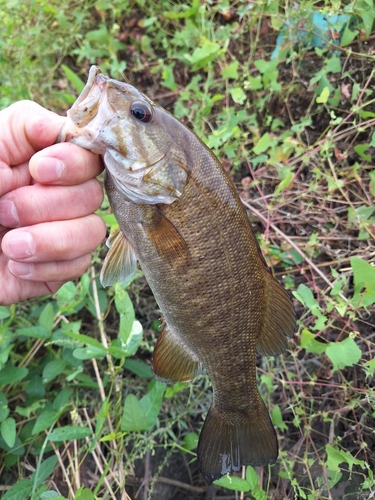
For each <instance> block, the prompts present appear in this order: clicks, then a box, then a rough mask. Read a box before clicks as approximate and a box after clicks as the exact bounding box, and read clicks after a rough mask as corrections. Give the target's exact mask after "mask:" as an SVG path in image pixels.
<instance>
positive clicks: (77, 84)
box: [61, 64, 85, 93]
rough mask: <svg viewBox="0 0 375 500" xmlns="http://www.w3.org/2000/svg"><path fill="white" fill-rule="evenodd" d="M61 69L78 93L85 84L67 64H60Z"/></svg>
mask: <svg viewBox="0 0 375 500" xmlns="http://www.w3.org/2000/svg"><path fill="white" fill-rule="evenodd" d="M61 68H62V70H63V71H64V73H65V76H66V77H67V79H68V80H69V81H70V83H71V84H72V85H73V87H74V88H75V90H76V91H77V92H79V93H81V92H82V90H83V87H84V86H85V83H84V82H83V81H82V80H81V78H80V77H79V76H78V75H76V74H75V73H74V71H72V70H71V69H70V68H69V67H68V66H65V64H62V65H61Z"/></svg>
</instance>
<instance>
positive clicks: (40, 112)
mask: <svg viewBox="0 0 375 500" xmlns="http://www.w3.org/2000/svg"><path fill="white" fill-rule="evenodd" d="M64 120H65V118H63V117H61V116H58V115H57V114H55V113H52V111H48V110H47V109H44V108H43V107H42V106H39V104H36V103H35V102H32V101H19V102H16V103H14V104H12V105H11V106H9V107H8V108H6V109H4V110H3V111H1V112H0V121H1V123H2V124H4V126H2V128H1V147H0V157H1V159H2V160H3V161H4V162H5V163H7V164H8V165H12V166H13V165H19V164H20V163H23V162H26V161H28V160H29V158H30V157H31V156H32V155H33V154H34V153H36V152H37V151H39V150H41V149H43V148H45V147H47V146H50V145H51V144H54V143H55V142H56V139H57V136H58V134H59V132H60V130H61V127H62V125H63V123H64Z"/></svg>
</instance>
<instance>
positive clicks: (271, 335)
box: [256, 270, 296, 356]
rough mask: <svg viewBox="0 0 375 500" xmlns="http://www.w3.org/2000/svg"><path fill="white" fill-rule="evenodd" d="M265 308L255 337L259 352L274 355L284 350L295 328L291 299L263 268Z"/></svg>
mask: <svg viewBox="0 0 375 500" xmlns="http://www.w3.org/2000/svg"><path fill="white" fill-rule="evenodd" d="M265 273H266V287H265V310H264V316H263V317H264V320H263V326H262V329H261V331H260V333H259V335H258V337H257V339H256V344H257V350H258V351H259V352H260V353H261V354H265V355H268V356H270V355H276V354H280V353H281V352H283V351H285V349H286V348H287V346H288V339H289V338H291V337H292V336H293V333H294V331H295V328H296V316H295V312H294V308H293V304H292V301H291V300H290V298H289V295H288V293H287V292H286V291H285V290H284V288H283V287H282V286H281V285H280V283H279V282H278V281H277V280H276V279H275V278H274V277H273V276H272V274H271V273H269V272H268V271H266V270H265Z"/></svg>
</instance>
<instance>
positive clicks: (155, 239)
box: [142, 206, 190, 265]
mask: <svg viewBox="0 0 375 500" xmlns="http://www.w3.org/2000/svg"><path fill="white" fill-rule="evenodd" d="M142 226H143V228H144V230H145V231H146V232H147V235H148V237H149V238H150V239H151V240H152V243H153V245H154V247H155V248H156V251H157V252H158V254H159V255H160V257H161V258H163V259H165V260H166V262H168V263H170V264H173V265H176V264H177V262H178V261H179V263H181V264H182V265H187V264H188V263H189V261H190V253H189V249H188V246H187V244H186V241H185V240H184V238H183V237H182V235H181V233H180V232H179V231H178V229H177V228H176V226H175V225H174V224H173V223H172V222H171V221H170V220H169V219H168V217H167V216H166V215H165V214H164V213H163V212H162V210H161V209H160V208H158V207H156V206H155V207H154V210H153V215H152V218H148V220H147V219H146V220H145V222H144V223H143V224H142Z"/></svg>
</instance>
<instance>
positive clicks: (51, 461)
mask: <svg viewBox="0 0 375 500" xmlns="http://www.w3.org/2000/svg"><path fill="white" fill-rule="evenodd" d="M56 464H57V456H56V455H52V456H51V457H48V458H46V460H44V462H42V463H41V464H38V466H37V468H36V469H35V471H34V472H33V475H32V476H31V480H32V481H33V482H34V483H35V484H36V485H37V486H39V485H40V484H42V483H43V482H44V481H45V480H46V479H47V478H48V477H49V476H50V475H51V474H52V472H53V471H54V470H55V467H56Z"/></svg>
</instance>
